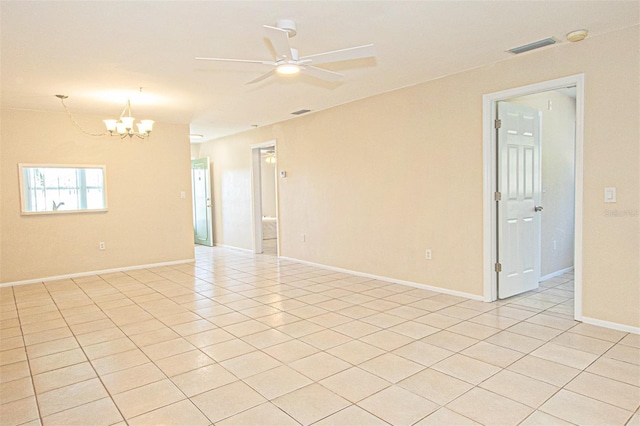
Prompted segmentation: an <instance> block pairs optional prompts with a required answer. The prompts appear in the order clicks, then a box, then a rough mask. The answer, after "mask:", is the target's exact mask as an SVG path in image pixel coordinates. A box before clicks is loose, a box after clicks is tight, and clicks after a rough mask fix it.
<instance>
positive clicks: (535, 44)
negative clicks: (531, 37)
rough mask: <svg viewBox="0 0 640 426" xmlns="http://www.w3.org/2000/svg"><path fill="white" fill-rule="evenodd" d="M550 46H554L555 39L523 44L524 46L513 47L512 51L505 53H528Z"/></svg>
mask: <svg viewBox="0 0 640 426" xmlns="http://www.w3.org/2000/svg"><path fill="white" fill-rule="evenodd" d="M551 44H556V39H554V38H553V37H549V38H545V39H544V40H538V41H534V42H533V43H529V44H525V45H524V46H519V47H514V48H513V49H509V50H507V52H511V53H513V54H514V55H517V54H519V53H524V52H528V51H530V50H534V49H539V48H541V47H545V46H549V45H551Z"/></svg>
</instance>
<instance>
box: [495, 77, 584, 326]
mask: <svg viewBox="0 0 640 426" xmlns="http://www.w3.org/2000/svg"><path fill="white" fill-rule="evenodd" d="M583 94H584V77H583V75H576V76H570V77H566V78H561V79H557V80H552V81H548V82H543V83H539V84H534V85H531V86H525V87H521V88H516V89H511V90H506V91H502V92H497V93H492V94H488V95H485V96H484V97H483V107H484V110H483V115H484V117H483V123H484V142H483V150H484V259H485V261H484V299H485V301H488V302H490V301H494V300H496V299H498V298H503V297H508V296H510V295H514V294H517V293H518V292H520V291H527V290H529V289H531V286H532V285H533V288H535V287H537V283H538V281H539V280H541V279H546V278H553V277H555V276H556V275H560V274H563V273H566V272H568V271H570V270H571V269H573V271H574V286H575V299H574V309H573V311H574V318H575V319H577V320H580V319H581V317H582V245H581V243H582V146H583V121H584V119H583V111H584V96H583ZM562 99H564V100H567V99H569V101H568V102H570V103H571V104H572V108H573V111H574V116H573V117H574V118H575V121H574V122H571V123H564V126H563V127H562V128H563V129H564V135H563V138H564V139H565V140H567V139H572V140H573V141H575V146H570V147H569V149H567V146H566V145H565V146H564V147H562V148H561V149H562V150H563V151H562V153H561V154H560V156H561V157H562V156H564V161H565V163H564V167H565V169H564V170H560V172H561V173H560V174H561V175H562V174H563V176H564V177H563V176H560V178H558V176H554V175H553V173H552V172H551V171H552V170H554V167H559V166H558V165H557V164H555V165H554V164H550V163H551V162H552V160H550V158H551V159H554V158H556V159H557V157H558V155H559V154H558V151H557V149H558V147H557V146H556V147H553V146H552V145H553V144H551V143H548V146H547V148H548V149H549V151H550V152H548V153H547V154H549V155H550V156H549V155H547V156H546V157H545V155H544V153H545V138H546V139H549V136H548V135H545V134H543V133H541V136H542V154H543V155H542V156H541V157H540V158H541V161H540V163H541V167H540V169H539V170H540V171H541V172H542V173H541V175H542V179H541V180H540V182H541V185H540V187H539V194H533V193H532V194H531V195H532V198H531V200H529V201H527V202H526V203H521V206H524V209H525V210H526V214H525V215H521V217H525V216H526V217H528V218H529V219H528V220H529V224H531V225H532V226H531V227H530V229H529V230H528V231H526V232H525V233H524V234H523V233H520V234H518V233H517V232H516V233H514V235H516V236H517V237H518V238H520V240H519V242H518V238H515V239H512V240H511V242H514V241H515V242H516V244H520V245H521V246H523V245H524V246H527V244H528V243H530V242H534V243H535V244H528V246H527V247H528V248H529V249H530V250H529V251H528V252H527V251H526V250H525V251H523V252H522V253H519V254H518V256H524V257H521V258H519V259H513V258H512V259H509V255H513V253H516V252H517V251H513V250H512V248H511V247H509V242H510V241H507V240H505V236H507V235H508V232H506V231H505V229H504V227H505V223H506V222H505V219H506V217H505V216H506V215H507V213H506V211H505V206H506V205H507V204H508V203H507V202H505V197H506V198H507V199H508V198H509V196H510V195H512V194H511V193H510V194H504V190H505V186H504V174H505V173H507V172H508V170H507V169H505V162H508V158H506V159H505V155H504V153H505V146H506V145H507V144H506V139H507V134H506V129H505V128H502V129H500V127H501V125H502V122H500V121H496V120H498V119H501V117H500V114H501V112H499V109H500V108H501V106H502V108H504V106H505V105H511V106H513V108H515V109H516V110H520V109H522V108H525V109H526V108H529V115H530V116H531V115H535V111H536V110H538V111H541V115H543V117H542V123H543V124H542V129H541V131H544V129H545V121H547V127H548V128H551V127H552V125H553V123H552V119H554V117H557V116H559V115H561V114H559V111H558V110H559V109H560V108H561V105H560V103H561V102H560V101H561V100H562ZM556 100H557V102H558V103H557V104H555V102H556ZM554 106H555V108H556V110H554V111H553V114H552V113H551V111H552V110H553V108H554ZM530 108H534V109H533V110H531V109H530ZM532 111H533V112H532ZM503 113H504V111H503ZM513 116H514V117H515V116H516V114H513ZM544 117H547V120H545V119H544ZM531 123H532V124H533V125H534V127H535V123H534V120H531ZM574 123H575V124H574ZM556 124H557V123H556ZM507 127H509V126H507ZM511 127H513V125H511ZM525 130H526V132H528V133H531V130H530V129H525ZM567 132H570V133H571V134H570V135H569V136H567ZM510 133H511V135H512V136H513V135H515V134H516V133H517V131H515V130H513V129H510ZM522 152H523V154H522V155H523V158H525V157H526V155H528V154H524V151H522ZM510 155H511V156H512V157H511V158H512V159H515V158H518V156H517V155H516V149H515V148H514V149H511V154H510ZM567 157H570V158H567ZM529 159H530V160H531V161H534V160H533V159H534V156H533V154H531V156H530V158H529ZM524 161H527V160H526V158H525V160H524ZM520 164H524V163H522V162H521V163H520ZM531 165H532V166H533V165H534V162H532V163H531ZM534 168H535V167H534ZM567 168H568V169H569V170H567ZM532 176H533V175H532ZM567 176H569V177H570V178H569V179H568V180H569V181H571V182H570V183H569V182H568V181H567ZM558 179H560V180H558ZM563 179H564V180H563ZM558 182H560V183H562V185H559V184H558ZM532 185H533V186H531V188H532V189H533V190H535V187H534V186H535V185H534V183H532ZM559 186H562V188H559ZM558 194H561V195H558ZM536 197H537V199H536ZM545 203H547V206H546V208H545V205H544V204H545ZM529 204H531V205H529ZM543 208H545V210H544V211H543V210H542V209H543ZM529 210H531V211H530V212H529ZM559 218H560V219H559ZM562 218H564V219H562ZM536 221H538V223H540V225H541V228H540V229H541V232H539V233H536V227H535V226H533V225H534V223H535V222H536ZM560 222H562V223H560ZM568 222H570V223H568ZM512 223H515V222H513V221H512ZM556 225H557V226H556ZM514 229H516V228H514ZM523 229H524V228H523ZM518 232H519V231H518ZM527 232H528V233H527ZM523 235H524V236H523ZM523 238H524V240H526V242H527V244H522V241H523ZM511 246H513V244H511ZM505 250H507V251H508V255H507V254H506V253H505ZM504 261H506V262H511V263H512V264H511V265H507V266H505V265H503V262H504ZM514 262H515V263H514ZM518 262H519V264H518ZM514 264H517V266H518V268H520V269H518V268H515V267H514V266H513V265H514ZM527 268H528V269H527ZM534 269H537V270H535V271H534ZM528 270H530V272H531V275H532V276H533V277H535V279H534V280H533V281H532V280H531V279H529V282H528V284H527V283H525V284H523V285H522V286H520V287H518V285H520V284H518V283H516V284H517V285H516V287H515V291H514V289H513V288H511V289H509V290H508V291H502V290H503V289H504V287H505V286H508V285H510V284H509V283H508V281H509V280H510V279H511V278H510V277H509V276H508V275H509V274H513V273H514V271H518V272H520V273H522V272H524V271H528ZM505 272H506V273H505ZM513 276H514V277H515V276H516V275H513ZM516 278H517V277H516ZM523 282H524V281H523ZM532 283H533V284H532ZM501 284H503V286H502V287H501Z"/></svg>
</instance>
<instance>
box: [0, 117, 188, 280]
mask: <svg viewBox="0 0 640 426" xmlns="http://www.w3.org/2000/svg"><path fill="white" fill-rule="evenodd" d="M75 118H76V119H77V121H78V122H80V123H81V124H82V125H84V126H86V127H87V128H88V130H90V131H95V132H98V131H100V128H99V127H98V128H94V129H92V128H90V127H91V126H92V125H93V123H97V124H98V125H99V124H101V119H100V118H99V117H90V116H82V115H77V116H75ZM188 134H189V129H188V126H187V125H166V124H162V123H156V125H155V126H154V133H153V135H152V137H151V139H149V140H144V141H141V140H139V139H132V140H128V139H127V140H123V141H121V140H119V139H117V138H107V137H104V138H91V137H87V136H84V135H82V134H81V133H79V131H78V130H77V129H75V128H74V127H73V126H72V124H71V123H70V122H69V119H68V118H67V117H66V115H65V114H64V113H47V112H30V111H16V110H2V133H1V137H2V139H1V141H0V152H1V153H2V157H1V161H2V162H1V166H2V167H1V171H0V179H1V180H2V187H1V192H0V196H1V199H2V203H1V207H0V211H1V213H0V214H1V215H2V216H1V218H2V221H1V222H0V225H1V226H0V232H1V235H2V240H1V245H0V253H1V254H2V257H1V262H2V263H1V266H0V270H1V271H2V277H1V282H4V283H6V282H16V281H23V280H31V279H37V278H46V277H52V276H58V275H67V274H76V273H83V272H87V271H96V270H105V269H112V268H121V267H129V266H136V265H146V264H154V263H161V262H171V261H181V260H187V259H192V258H193V257H194V256H193V227H192V218H191V180H190V177H189V142H188ZM18 163H52V164H106V166H107V196H108V206H109V211H108V212H106V213H82V214H58V215H35V216H21V215H20V205H19V188H18V168H17V165H18ZM182 191H184V192H185V195H186V198H184V199H182V198H180V195H181V194H180V193H181V192H182ZM100 241H104V242H105V243H106V247H107V249H106V250H105V251H100V250H99V249H98V243H99V242H100Z"/></svg>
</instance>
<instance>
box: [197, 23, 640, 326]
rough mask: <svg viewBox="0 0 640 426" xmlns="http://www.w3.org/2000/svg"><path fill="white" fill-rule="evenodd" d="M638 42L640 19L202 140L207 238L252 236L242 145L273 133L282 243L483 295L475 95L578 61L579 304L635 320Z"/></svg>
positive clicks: (556, 73) (336, 261) (328, 260)
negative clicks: (606, 193) (613, 190)
mask: <svg viewBox="0 0 640 426" xmlns="http://www.w3.org/2000/svg"><path fill="white" fill-rule="evenodd" d="M639 51H640V45H639V32H638V27H637V26H636V27H633V28H628V29H625V30H621V31H618V32H615V33H610V34H607V35H603V36H599V37H593V38H588V39H587V40H585V41H584V42H581V43H577V44H569V43H565V44H562V45H559V46H556V47H553V48H549V49H544V50H541V51H538V52H532V53H529V54H523V55H521V56H517V57H513V58H511V59H510V60H507V61H504V62H500V63H497V64H494V65H491V66H487V67H483V68H478V69H474V70H470V71H467V72H463V73H460V74H456V75H452V76H449V77H445V78H442V79H439V80H434V81H431V82H427V83H424V84H420V85H417V86H413V87H408V88H405V89H401V90H397V91H393V92H390V93H386V94H382V95H379V96H374V97H371V98H367V99H363V100H360V101H357V102H353V103H350V104H346V105H342V106H339V107H336V108H332V109H329V110H326V111H322V112H317V113H312V114H309V115H306V116H302V117H299V118H296V119H294V120H290V121H286V122H283V123H279V124H276V125H274V126H271V127H266V128H260V129H257V130H254V131H250V132H246V133H243V134H240V135H237V136H233V137H228V138H224V139H221V140H219V141H216V142H210V143H205V144H204V145H203V146H202V148H201V154H202V153H203V152H206V153H207V154H206V155H209V156H211V158H212V161H213V163H214V173H215V178H214V188H215V201H216V205H217V208H216V222H217V223H216V230H218V232H219V233H218V235H217V236H216V241H222V242H223V243H224V244H227V245H233V246H237V247H242V248H247V249H250V248H251V204H250V184H249V170H250V154H249V152H250V151H249V146H250V144H252V143H259V142H264V141H266V140H270V139H273V138H275V139H276V140H277V143H278V169H279V170H286V171H287V177H286V178H284V179H282V178H278V179H279V203H280V206H279V214H280V237H281V240H280V244H281V252H280V253H281V255H283V256H287V257H291V258H297V259H302V260H306V261H310V262H316V263H321V264H325V265H331V266H335V267H341V268H346V269H350V270H355V271H361V272H367V273H371V274H376V275H381V276H386V277H390V278H395V279H401V280H408V281H413V282H417V283H423V284H427V285H432V286H438V287H443V288H447V289H450V290H456V291H460V292H465V293H470V294H474V295H481V294H482V291H483V283H482V272H483V261H484V260H483V257H482V248H483V247H482V233H483V220H482V213H483V210H482V191H483V187H482V170H483V166H482V161H483V159H482V95H484V94H487V93H493V92H497V91H501V90H505V89H509V88H514V87H520V86H524V85H528V84H533V83H537V82H541V81H546V80H552V79H555V78H559V77H564V76H568V75H573V74H578V73H584V74H585V81H586V87H585V92H586V93H585V99H586V109H585V123H586V124H585V129H584V130H585V138H584V208H583V215H584V226H583V228H584V229H583V237H584V242H583V249H584V267H583V272H584V280H583V297H584V303H583V314H584V316H585V317H591V318H596V319H599V320H603V321H610V322H613V323H618V324H625V325H628V326H633V327H639V326H640V313H639V308H638V307H639V306H640V284H639V283H640V272H639V269H640V266H639V262H638V259H639V258H640V248H639V227H638V224H639V217H638V209H639V204H640V200H639V195H640V194H639V191H638V187H639V186H640V177H639V172H638V164H639V159H640V150H639V145H640V142H639V140H640V131H639V124H638V117H639V116H640V111H639V93H640V85H639V75H640V72H639V66H638V64H639V63H640V58H639V54H638V52H639ZM329 95H330V93H327V96H329ZM225 174H233V175H234V176H236V178H235V179H234V180H235V181H236V182H234V183H237V185H236V186H235V187H234V188H235V189H234V190H233V191H232V190H231V189H230V186H229V185H228V184H227V183H225V182H224V179H225ZM605 186H616V187H617V188H618V200H619V201H618V203H617V204H615V205H611V204H608V205H605V204H604V203H603V188H604V187H605ZM229 192H235V193H234V195H233V197H228V194H227V193H229ZM229 210H232V211H234V212H235V213H236V215H234V216H229V215H228V214H227V213H226V212H227V211H229ZM221 233H222V235H221ZM302 233H304V234H305V235H306V236H307V238H306V242H301V238H300V234H302ZM426 248H430V249H432V250H433V260H431V261H427V260H425V259H424V250H425V249H426Z"/></svg>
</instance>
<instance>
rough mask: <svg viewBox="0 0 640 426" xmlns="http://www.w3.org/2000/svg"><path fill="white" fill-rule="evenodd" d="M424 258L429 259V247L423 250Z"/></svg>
mask: <svg viewBox="0 0 640 426" xmlns="http://www.w3.org/2000/svg"><path fill="white" fill-rule="evenodd" d="M424 258H425V259H427V260H431V249H426V250H425V251H424Z"/></svg>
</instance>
